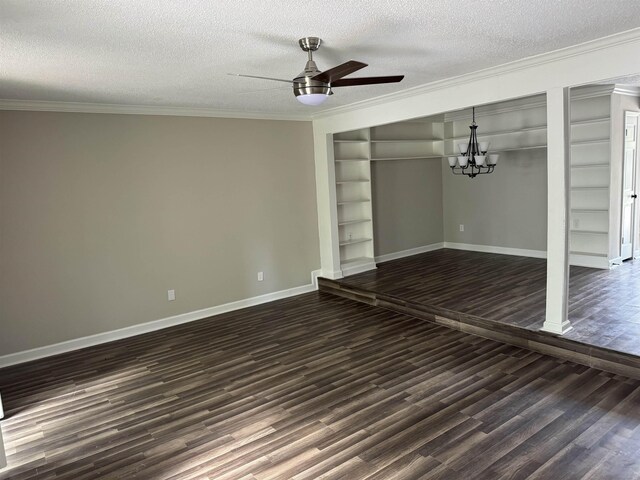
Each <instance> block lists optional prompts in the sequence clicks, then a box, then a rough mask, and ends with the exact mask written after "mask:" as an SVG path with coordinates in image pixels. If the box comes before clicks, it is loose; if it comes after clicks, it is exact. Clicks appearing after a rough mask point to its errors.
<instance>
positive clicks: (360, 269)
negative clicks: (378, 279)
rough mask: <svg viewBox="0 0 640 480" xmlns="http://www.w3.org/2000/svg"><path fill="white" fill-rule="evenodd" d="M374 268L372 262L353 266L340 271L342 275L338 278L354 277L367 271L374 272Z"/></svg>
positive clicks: (374, 264)
mask: <svg viewBox="0 0 640 480" xmlns="http://www.w3.org/2000/svg"><path fill="white" fill-rule="evenodd" d="M376 268H377V267H376V263H375V262H374V261H373V260H372V261H371V262H369V263H362V264H358V265H354V266H352V267H345V268H343V269H342V275H341V277H340V278H343V277H348V276H349V275H356V274H358V273H364V272H368V271H369V270H375V269H376ZM334 280H337V279H334Z"/></svg>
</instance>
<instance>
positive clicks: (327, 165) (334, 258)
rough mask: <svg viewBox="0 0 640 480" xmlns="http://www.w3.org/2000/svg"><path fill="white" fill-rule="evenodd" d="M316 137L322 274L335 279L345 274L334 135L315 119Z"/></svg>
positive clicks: (315, 153) (314, 135)
mask: <svg viewBox="0 0 640 480" xmlns="http://www.w3.org/2000/svg"><path fill="white" fill-rule="evenodd" d="M313 137H314V155H315V166H316V199H317V209H318V235H319V241H320V265H321V269H322V273H321V275H322V276H323V277H327V278H332V279H336V278H341V277H342V271H341V270H340V249H339V246H338V219H337V206H336V175H335V163H334V160H333V159H334V154H333V135H331V134H328V133H327V132H326V131H324V130H322V129H321V128H319V127H318V125H317V124H316V123H315V122H314V125H313Z"/></svg>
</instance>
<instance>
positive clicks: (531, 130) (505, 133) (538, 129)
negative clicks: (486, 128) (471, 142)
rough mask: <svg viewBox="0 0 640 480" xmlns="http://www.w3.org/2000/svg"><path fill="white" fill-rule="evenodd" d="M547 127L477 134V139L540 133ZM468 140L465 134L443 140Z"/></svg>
mask: <svg viewBox="0 0 640 480" xmlns="http://www.w3.org/2000/svg"><path fill="white" fill-rule="evenodd" d="M546 129H547V126H546V125H536V126H534V127H523V128H515V129H513V130H498V131H495V132H478V138H481V137H490V136H494V137H495V136H498V135H509V134H514V133H521V132H535V131H540V130H546ZM465 138H466V139H467V140H468V139H469V134H468V133H467V134H466V135H461V136H459V137H447V138H445V140H462V139H465Z"/></svg>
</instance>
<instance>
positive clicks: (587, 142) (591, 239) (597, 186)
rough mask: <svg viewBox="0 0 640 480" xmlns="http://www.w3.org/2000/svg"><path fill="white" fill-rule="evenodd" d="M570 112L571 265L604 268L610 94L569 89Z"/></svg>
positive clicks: (607, 203) (607, 229)
mask: <svg viewBox="0 0 640 480" xmlns="http://www.w3.org/2000/svg"><path fill="white" fill-rule="evenodd" d="M570 110H571V184H570V186H571V193H570V194H571V211H570V218H569V222H570V232H569V249H570V251H571V255H572V260H573V262H572V263H574V264H578V265H586V266H597V267H601V268H608V267H609V258H608V257H609V203H610V189H609V185H610V181H611V178H610V177H611V175H610V167H611V148H610V130H611V127H610V124H611V91H610V90H602V89H600V90H594V89H592V88H586V89H573V90H572V95H571V108H570Z"/></svg>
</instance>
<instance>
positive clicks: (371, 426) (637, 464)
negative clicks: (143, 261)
mask: <svg viewBox="0 0 640 480" xmlns="http://www.w3.org/2000/svg"><path fill="white" fill-rule="evenodd" d="M0 391H2V394H3V399H4V401H5V407H6V413H7V417H8V418H7V419H6V420H5V421H3V422H2V429H3V431H4V434H5V436H6V440H7V448H8V452H7V453H8V460H9V467H8V469H6V470H3V471H1V472H0V478H2V479H12V480H21V479H63V478H64V479H74V480H80V479H95V478H110V479H134V478H135V479H195V478H198V479H201V478H215V479H218V480H221V479H267V478H280V479H291V478H308V479H312V478H346V479H363V478H369V479H417V478H424V479H435V478H439V479H447V480H455V479H465V480H471V479H491V480H495V479H507V478H509V479H520V478H531V479H559V478H570V479H604V478H611V479H625V480H632V479H637V478H640V456H638V451H639V449H640V381H637V380H630V379H628V378H625V377H622V376H617V375H614V374H611V373H605V372H602V371H599V370H596V369H593V368H588V367H585V366H581V365H576V364H573V363H571V362H564V361H561V360H558V359H555V358H551V357H548V356H545V355H541V354H538V353H534V352H531V351H527V350H523V349H520V348H516V347H512V346H508V345H504V344H500V343H497V342H494V341H491V340H486V339H482V338H480V337H475V336H471V335H468V334H464V333H461V332H459V331H454V330H449V329H447V328H445V327H442V326H437V325H434V324H431V323H428V322H424V321H419V320H416V319H415V318H412V317H407V316H405V315H402V314H398V313H394V312H390V311H387V310H383V309H379V308H375V307H369V306H366V305H362V304H358V303H355V302H351V301H349V300H345V299H341V298H338V297H334V296H332V295H328V294H322V293H311V294H307V295H303V296H299V297H295V298H292V299H288V300H284V301H279V302H274V303H271V304H267V305H263V306H259V307H253V308H250V309H246V310H243V311H238V312H233V313H228V314H225V315H222V316H219V317H217V318H214V319H209V320H204V321H199V322H194V323H191V324H186V325H183V326H179V327H175V328H171V329H167V330H164V331H161V332H155V333H152V334H147V335H142V336H139V337H135V338H131V339H127V340H123V341H118V342H114V343H112V344H108V345H101V346H98V347H92V348H89V349H86V350H84V351H80V352H74V353H70V354H65V355H61V356H58V357H55V358H51V359H44V360H41V361H36V362H33V363H30V364H25V365H22V366H16V367H12V368H8V369H4V370H0Z"/></svg>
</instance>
